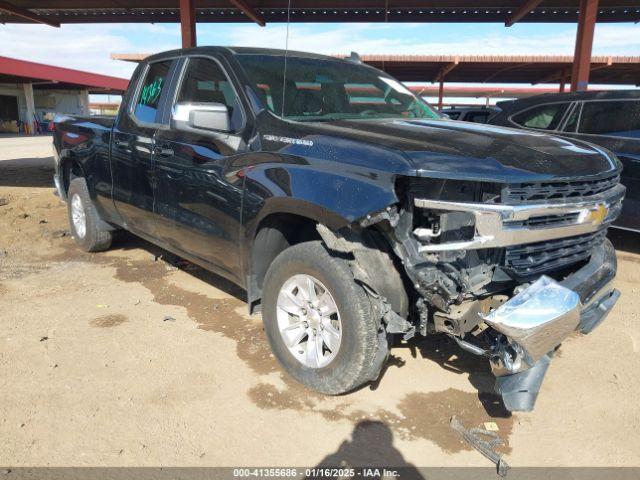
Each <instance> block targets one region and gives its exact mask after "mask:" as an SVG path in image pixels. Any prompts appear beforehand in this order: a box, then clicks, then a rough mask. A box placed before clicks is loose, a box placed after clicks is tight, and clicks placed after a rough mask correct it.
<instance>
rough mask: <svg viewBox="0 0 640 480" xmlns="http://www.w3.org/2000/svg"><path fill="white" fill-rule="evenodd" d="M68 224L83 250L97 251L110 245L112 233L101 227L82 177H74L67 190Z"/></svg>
mask: <svg viewBox="0 0 640 480" xmlns="http://www.w3.org/2000/svg"><path fill="white" fill-rule="evenodd" d="M67 202H68V203H67V208H68V213H69V226H70V227H71V233H72V235H73V238H74V240H75V241H76V243H77V244H78V246H79V247H80V248H82V249H83V250H84V251H85V252H99V251H101V250H106V249H108V248H109V247H110V246H111V239H112V233H111V231H109V230H105V229H104V228H101V226H100V224H101V222H100V216H99V215H98V212H97V211H96V207H94V205H93V202H92V201H91V197H90V196H89V189H88V188H87V183H86V181H85V179H84V178H82V177H78V178H74V179H73V180H72V181H71V184H70V185H69V191H68V192H67Z"/></svg>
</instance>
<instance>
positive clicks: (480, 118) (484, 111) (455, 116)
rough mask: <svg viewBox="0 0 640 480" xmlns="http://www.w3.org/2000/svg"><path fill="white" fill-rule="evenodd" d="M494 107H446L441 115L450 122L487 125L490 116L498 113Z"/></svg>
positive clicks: (497, 109)
mask: <svg viewBox="0 0 640 480" xmlns="http://www.w3.org/2000/svg"><path fill="white" fill-rule="evenodd" d="M499 111H500V109H499V108H496V107H484V106H481V107H447V108H444V109H442V113H443V114H445V115H446V116H447V117H449V118H450V119H451V120H459V121H461V122H473V123H487V121H488V120H489V117H490V116H491V115H494V114H496V113H497V112H499Z"/></svg>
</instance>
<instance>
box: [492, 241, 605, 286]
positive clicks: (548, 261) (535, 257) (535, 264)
mask: <svg viewBox="0 0 640 480" xmlns="http://www.w3.org/2000/svg"><path fill="white" fill-rule="evenodd" d="M605 235H606V230H600V231H599V232H594V233H589V234H586V235H579V236H577V237H570V238H561V239H558V240H549V241H546V242H538V243H530V244H528V245H518V246H515V247H507V249H506V255H505V267H506V268H507V269H509V270H511V271H512V272H513V273H515V274H516V275H517V276H520V277H527V276H530V275H537V274H540V273H544V272H548V271H552V270H556V269H558V268H562V267H565V266H568V265H571V264H573V263H576V262H579V261H581V260H586V259H587V258H589V257H590V256H591V250H592V249H593V248H594V247H595V246H597V245H599V244H600V243H602V242H603V241H604V238H605Z"/></svg>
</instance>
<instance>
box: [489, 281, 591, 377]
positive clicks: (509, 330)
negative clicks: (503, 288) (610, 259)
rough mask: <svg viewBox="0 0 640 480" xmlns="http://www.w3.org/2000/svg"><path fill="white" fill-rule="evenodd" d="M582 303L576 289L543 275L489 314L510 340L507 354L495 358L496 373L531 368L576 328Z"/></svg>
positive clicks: (496, 327)
mask: <svg viewBox="0 0 640 480" xmlns="http://www.w3.org/2000/svg"><path fill="white" fill-rule="evenodd" d="M580 306H581V305H580V296H579V295H578V294H577V293H576V292H574V291H572V290H569V289H568V288H566V287H563V286H562V285H560V284H559V283H557V282H556V281H554V280H553V279H551V278H549V277H546V276H542V277H540V278H539V279H538V280H537V281H536V282H534V283H533V284H532V285H531V286H529V287H528V288H526V289H525V290H523V291H521V292H520V293H518V294H517V295H516V296H514V297H513V298H511V299H510V300H509V301H508V302H506V303H505V304H503V305H501V306H500V307H498V308H496V309H495V310H493V311H492V312H490V313H489V314H488V315H486V316H485V317H484V321H485V323H486V324H487V325H489V326H490V327H493V328H494V329H495V330H497V331H498V332H500V333H502V334H504V335H505V336H506V337H507V339H508V344H509V345H508V347H507V348H506V349H504V350H502V351H501V352H500V353H503V352H504V355H501V354H496V355H495V357H493V358H492V366H493V367H494V373H497V374H500V373H502V374H507V373H517V372H520V371H522V370H526V369H528V368H531V367H532V366H533V365H534V364H535V363H536V362H537V361H538V360H540V359H541V358H542V357H543V356H544V355H546V354H547V353H548V352H549V351H551V350H553V349H554V348H555V347H557V346H558V345H560V343H562V341H563V340H564V339H565V338H566V337H567V336H568V335H569V334H570V333H571V332H573V331H574V330H575V329H576V328H577V326H578V323H579V322H580ZM505 347H506V345H505Z"/></svg>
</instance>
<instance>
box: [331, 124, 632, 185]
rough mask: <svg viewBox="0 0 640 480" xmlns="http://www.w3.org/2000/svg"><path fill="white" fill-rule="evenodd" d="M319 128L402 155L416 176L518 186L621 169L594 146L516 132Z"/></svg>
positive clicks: (475, 127)
mask: <svg viewBox="0 0 640 480" xmlns="http://www.w3.org/2000/svg"><path fill="white" fill-rule="evenodd" d="M322 128H323V129H324V128H328V129H331V130H333V132H332V133H333V134H334V135H340V136H345V137H348V138H349V139H351V140H358V141H364V142H367V143H370V144H376V145H379V146H382V147H385V148H387V149H393V150H396V151H399V152H401V153H402V154H403V155H404V156H405V157H406V158H407V159H408V161H409V162H410V163H411V165H412V167H413V172H412V174H413V175H416V176H425V177H440V178H455V179H466V180H484V181H496V182H509V183H516V182H524V181H534V180H535V181H550V180H556V181H557V180H564V179H575V178H577V177H579V178H597V177H602V176H608V175H611V174H613V173H614V172H616V171H618V170H619V169H620V163H619V161H618V160H617V159H616V158H615V156H614V155H613V154H611V153H610V152H608V151H606V150H604V149H602V148H600V147H597V146H595V145H591V144H589V143H586V142H581V141H579V140H574V139H566V138H562V137H557V136H553V135H548V134H544V133H537V132H531V131H528V130H518V129H514V128H504V127H496V126H492V125H484V124H474V123H468V122H456V121H450V120H417V119H416V120H414V119H406V120H404V119H383V120H380V119H376V120H345V121H339V122H332V123H331V124H323V127H322Z"/></svg>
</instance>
